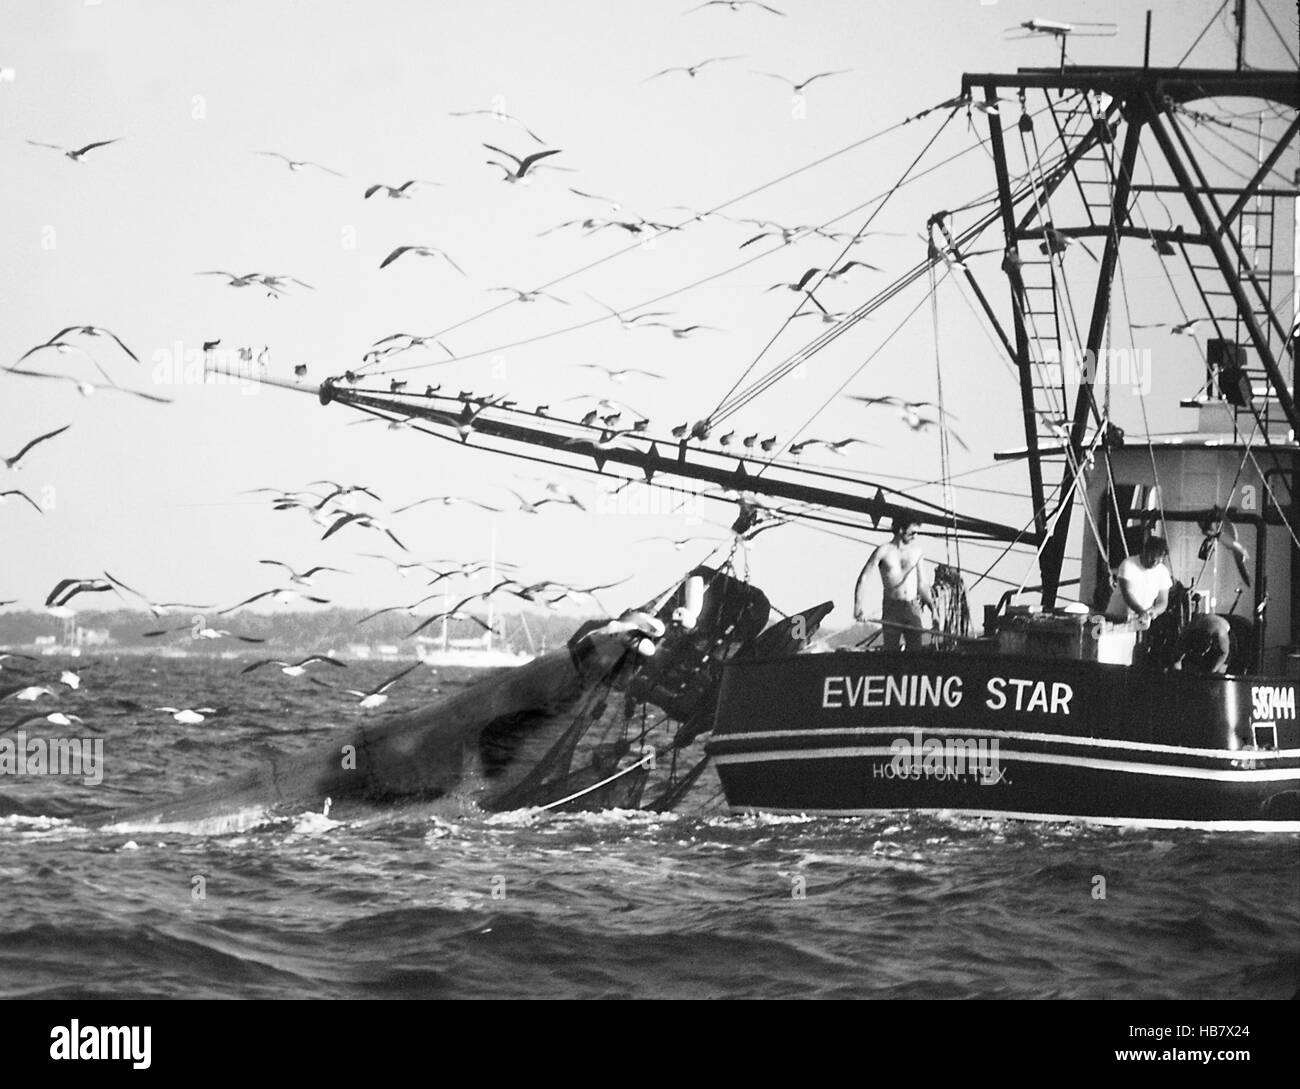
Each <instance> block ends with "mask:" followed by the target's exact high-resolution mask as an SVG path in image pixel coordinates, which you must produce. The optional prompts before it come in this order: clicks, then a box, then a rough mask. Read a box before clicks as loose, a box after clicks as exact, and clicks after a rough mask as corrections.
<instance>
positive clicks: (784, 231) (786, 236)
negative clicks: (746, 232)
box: [738, 220, 819, 250]
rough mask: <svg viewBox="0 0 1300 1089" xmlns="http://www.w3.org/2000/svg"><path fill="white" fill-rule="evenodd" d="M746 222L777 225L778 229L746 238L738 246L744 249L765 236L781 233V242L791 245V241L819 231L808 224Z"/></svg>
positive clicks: (768, 225) (771, 236) (774, 235)
mask: <svg viewBox="0 0 1300 1089" xmlns="http://www.w3.org/2000/svg"><path fill="white" fill-rule="evenodd" d="M744 222H746V223H759V224H761V225H762V226H765V227H775V228H776V230H774V231H762V232H760V233H759V234H756V235H754V237H753V238H748V239H746V240H745V241H744V242H742V243H741V244H740V246H739V247H738V248H739V249H742V250H743V249H744V248H745V247H746V246H752V245H753V244H754V243H755V242H758V241H760V240H761V239H764V238H775V237H776V236H777V235H780V236H781V243H782V245H786V246H788V245H790V243H791V242H796V241H798V240H799V239H800V238H802V237H804V236H805V235H809V234H817V233H819V232H818V230H817V228H816V227H809V226H806V225H801V226H798V227H783V226H781V224H779V223H766V222H764V221H762V220H745V221H744Z"/></svg>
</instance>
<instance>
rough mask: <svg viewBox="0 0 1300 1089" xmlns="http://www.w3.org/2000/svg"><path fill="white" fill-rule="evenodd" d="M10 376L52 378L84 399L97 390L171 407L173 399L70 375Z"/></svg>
mask: <svg viewBox="0 0 1300 1089" xmlns="http://www.w3.org/2000/svg"><path fill="white" fill-rule="evenodd" d="M9 373H10V374H21V375H24V376H25V377H27V378H52V379H54V381H56V382H71V383H72V384H73V385H74V386H76V387H77V392H78V393H80V394H81V396H83V397H89V396H90V395H91V394H92V393H94V392H95V391H96V390H100V389H102V390H107V391H108V392H109V393H126V394H129V395H130V396H132V397H139V398H141V399H142V400H145V401H153V402H155V403H156V404H160V405H170V404H171V403H172V398H170V397H161V396H159V395H158V394H156V393H145V392H144V390H139V389H128V388H127V387H126V386H119V385H118V384H117V383H116V382H112V381H110V382H109V384H108V385H104V384H102V383H97V382H83V381H82V380H81V379H80V378H74V377H73V376H72V375H70V374H47V373H46V372H45V371H28V370H17V371H15V370H11V371H10V372H9Z"/></svg>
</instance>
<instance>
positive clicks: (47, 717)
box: [0, 711, 85, 734]
mask: <svg viewBox="0 0 1300 1089" xmlns="http://www.w3.org/2000/svg"><path fill="white" fill-rule="evenodd" d="M84 721H85V719H83V718H82V717H81V716H80V715H65V714H64V713H63V712H62V711H49V712H47V713H45V714H41V713H40V712H39V711H38V712H36V713H35V714H31V715H24V716H23V717H22V718H20V719H19V720H18V721H17V722H11V723H9V725H8V726H0V734H3V733H7V732H8V731H10V730H21V729H22V728H23V727H24V726H27V725H30V724H31V723H33V722H48V723H50V725H52V726H71V725H72V724H73V723H74V722H84Z"/></svg>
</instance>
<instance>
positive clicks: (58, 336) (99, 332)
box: [19, 325, 140, 363]
mask: <svg viewBox="0 0 1300 1089" xmlns="http://www.w3.org/2000/svg"><path fill="white" fill-rule="evenodd" d="M69 333H75V334H77V335H78V336H83V337H108V338H109V339H110V340H112V341H114V342H116V344H117V346H118V347H119V348H121V349H122V351H124V352H126V354H127V355H129V356H130V357H131V358H132V359H134V360H135V361H136V362H137V363H139V362H140V357H139V356H138V355H136V354H135V352H133V351H131V349H130V348H128V347H127V346H126V345H125V344H123V343H122V338H121V337H119V336H118V335H117V334H116V333H115V332H113V331H112V330H111V329H104V328H102V327H101V326H98V325H69V326H68V327H67V328H66V329H60V330H59V331H58V332H57V333H55V334H54V336H52V337H50V339H49V340H47V341H46V342H45V343H46V345H52V344H54V343H56V342H58V341H62V340H63V338H64V337H66V336H67V335H68V334H69ZM29 354H30V353H29ZM19 362H21V360H20V361H19Z"/></svg>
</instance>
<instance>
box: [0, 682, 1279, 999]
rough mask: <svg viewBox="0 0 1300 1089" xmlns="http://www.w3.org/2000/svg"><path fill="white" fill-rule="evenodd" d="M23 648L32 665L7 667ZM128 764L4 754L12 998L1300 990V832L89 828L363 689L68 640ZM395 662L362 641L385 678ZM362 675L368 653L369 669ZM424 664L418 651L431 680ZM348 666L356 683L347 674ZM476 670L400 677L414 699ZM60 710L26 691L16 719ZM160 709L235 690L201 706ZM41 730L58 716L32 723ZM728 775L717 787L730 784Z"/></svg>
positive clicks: (338, 711) (806, 823)
mask: <svg viewBox="0 0 1300 1089" xmlns="http://www.w3.org/2000/svg"><path fill="white" fill-rule="evenodd" d="M12 664H13V663H12V662H6V663H5V665H6V666H7V667H8V666H10V665H12ZM26 664H27V665H32V666H33V668H32V669H29V670H24V669H22V668H18V669H13V668H5V669H4V671H3V672H0V688H3V687H4V686H5V685H9V684H13V683H15V681H16V679H25V678H27V677H33V676H34V677H40V678H43V679H47V678H48V677H50V676H51V675H54V674H56V673H57V669H58V668H60V667H61V666H63V665H70V666H72V668H75V669H77V670H78V671H79V672H80V673H81V676H82V687H81V689H80V690H78V691H76V692H66V693H63V694H61V695H60V696H59V698H58V700H57V704H55V703H54V702H52V701H51V700H49V699H48V698H46V699H45V700H43V701H42V705H41V709H42V710H45V709H52V708H53V707H54V706H56V705H57V707H58V708H59V709H61V710H63V711H64V712H65V713H75V714H78V715H80V716H82V717H83V718H84V719H85V727H84V728H82V727H77V726H74V727H63V728H60V727H53V726H42V727H41V730H40V732H43V733H46V734H51V735H53V734H63V735H68V736H82V735H90V734H93V735H95V736H100V737H103V738H104V742H105V749H104V752H105V775H104V779H103V782H102V783H101V784H99V785H97V786H89V785H85V784H83V783H81V782H80V781H79V780H70V779H59V778H52V777H14V776H0V909H2V910H3V913H4V918H5V921H6V924H5V926H4V927H3V928H0V997H6V998H65V999H68V998H77V999H80V998H94V997H106V998H107V997H111V998H452V999H460V998H523V997H527V998H607V997H618V998H668V997H675V998H724V997H729V998H794V997H833V998H1021V999H1040V998H1124V999H1134V998H1163V999H1191V998H1219V999H1241V998H1289V997H1291V996H1292V995H1293V994H1295V992H1296V991H1297V988H1298V987H1300V839H1298V838H1297V837H1296V836H1294V835H1269V836H1266V835H1257V834H1256V835H1247V834H1224V833H1203V832H1168V831H1158V832H1135V831H1128V830H1116V829H1098V828H1088V827H1083V826H1036V825H1029V824H1018V823H1016V822H987V821H976V820H958V819H941V818H935V817H927V816H921V815H900V816H898V817H892V818H880V819H853V820H832V819H808V818H791V817H762V816H738V815H729V814H727V813H726V812H725V811H723V810H722V809H721V808H720V806H719V805H718V804H710V802H709V801H708V799H709V797H710V795H711V794H712V793H713V791H711V790H710V789H709V784H708V783H707V782H705V783H703V784H702V785H701V788H700V795H701V797H702V798H704V799H705V800H704V802H703V803H702V804H698V805H696V806H694V808H693V811H691V812H687V813H680V814H671V815H651V814H645V813H639V812H630V811H615V812H607V813H599V814H554V813H548V812H541V811H533V810H529V811H521V812H517V813H508V814H498V815H489V814H485V813H481V812H475V811H473V810H470V809H467V808H466V807H464V806H460V807H458V809H457V810H456V811H449V810H446V809H441V808H439V806H438V805H437V804H436V803H435V804H409V805H399V806H395V807H385V808H378V807H376V808H374V809H373V811H363V812H361V813H360V814H356V813H349V815H348V819H346V820H334V819H331V818H328V817H325V816H323V815H322V814H319V813H308V814H301V815H298V816H296V817H293V818H286V819H282V820H277V821H272V822H268V823H266V824H265V825H262V826H259V827H256V828H253V829H252V830H249V831H244V832H240V833H232V834H228V835H221V836H201V835H186V834H181V833H171V832H169V833H166V834H159V833H151V834H128V833H123V832H113V831H103V830H98V829H95V828H91V827H89V822H90V821H92V819H93V818H95V817H96V816H99V815H101V814H102V813H104V812H105V811H108V810H111V809H113V808H120V807H126V806H131V805H137V804H140V803H141V802H146V801H149V800H152V799H162V798H167V797H174V796H180V795H182V794H184V792H185V790H186V789H187V788H189V787H192V786H196V785H199V784H207V783H210V782H213V781H215V780H218V779H220V778H223V777H225V776H232V775H236V774H238V773H239V772H241V771H245V770H248V769H250V768H253V767H255V766H257V765H258V763H259V762H260V760H261V759H262V757H263V755H264V752H265V748H266V747H267V746H270V747H272V748H277V749H285V750H288V749H294V748H300V747H305V746H308V745H310V744H311V743H312V742H313V741H318V740H319V739H320V737H322V736H325V735H327V734H328V733H329V731H331V730H332V729H334V728H336V727H338V726H340V725H343V724H345V723H347V722H349V721H351V720H352V719H353V718H354V717H355V716H356V715H357V714H359V713H360V712H357V711H355V710H354V709H352V708H351V707H349V706H348V705H347V704H346V703H342V702H340V696H339V695H338V694H337V693H335V692H330V691H327V690H326V689H323V688H321V687H319V686H317V685H314V684H311V683H310V681H309V680H308V679H307V678H297V679H289V678H285V677H282V676H281V675H280V674H279V673H278V671H275V670H263V671H260V672H259V673H257V674H253V675H251V676H249V677H240V676H239V675H238V670H239V667H240V663H238V662H234V661H222V660H205V659H197V658H191V659H184V660H179V659H171V660H168V659H157V658H154V659H150V658H125V657H124V658H122V659H120V660H114V659H110V658H99V659H95V658H90V659H80V660H78V661H77V662H75V663H73V662H66V663H65V662H59V661H58V660H51V661H48V662H41V663H39V664H33V663H26ZM394 671H395V668H394V667H393V666H392V664H387V663H358V664H355V665H353V666H352V667H351V669H350V670H349V674H348V684H349V686H355V687H358V688H368V687H369V686H370V685H371V684H374V683H377V682H378V681H379V680H382V679H383V678H384V677H385V676H387V675H388V674H389V673H391V672H394ZM340 672H341V671H340ZM415 676H416V675H413V678H414V677H415ZM330 679H331V680H334V678H333V677H331V678H330ZM469 679H470V678H469V676H468V675H467V674H465V673H464V672H463V671H462V673H460V674H459V675H458V674H456V673H455V671H441V672H440V675H439V677H438V678H437V680H436V682H435V681H434V680H433V679H432V678H428V677H425V678H424V679H423V680H421V681H419V682H417V683H413V684H411V685H410V686H409V687H408V686H407V685H406V684H405V683H404V684H403V685H402V686H400V687H398V688H396V689H394V693H393V699H392V700H391V701H390V705H389V706H390V707H392V708H393V709H399V710H400V709H406V708H408V707H411V706H416V705H418V704H419V703H420V702H422V699H423V698H427V695H426V689H425V687H423V686H427V685H429V684H432V683H437V684H439V686H440V687H442V688H443V690H444V691H446V690H450V689H452V688H454V687H455V686H456V685H457V684H464V683H467V682H468V680H469ZM32 706H33V705H31V704H19V705H15V703H14V702H13V701H12V700H11V701H8V702H6V703H5V704H3V705H0V728H2V727H3V726H4V725H6V724H8V723H11V722H14V721H16V720H17V718H19V717H21V713H23V712H25V711H27V710H28V709H29V708H31V707H32ZM159 706H172V707H200V706H209V707H217V708H220V709H222V711H223V713H222V714H221V715H219V716H217V717H214V718H210V719H208V720H207V721H205V722H203V723H199V724H195V725H181V724H178V723H176V722H174V721H173V720H172V719H171V717H170V716H168V715H166V714H163V713H161V712H158V711H155V710H154V708H156V707H159ZM28 729H29V732H35V731H36V728H35V727H29V728H28ZM714 785H715V786H716V781H715V783H714Z"/></svg>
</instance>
